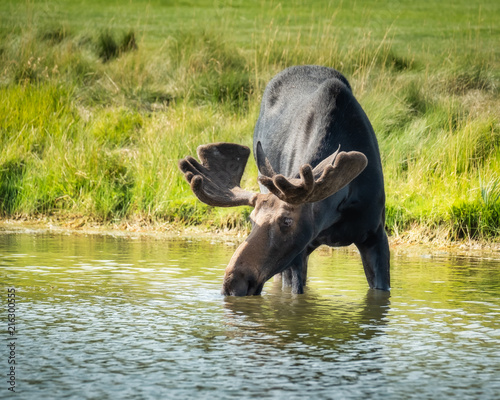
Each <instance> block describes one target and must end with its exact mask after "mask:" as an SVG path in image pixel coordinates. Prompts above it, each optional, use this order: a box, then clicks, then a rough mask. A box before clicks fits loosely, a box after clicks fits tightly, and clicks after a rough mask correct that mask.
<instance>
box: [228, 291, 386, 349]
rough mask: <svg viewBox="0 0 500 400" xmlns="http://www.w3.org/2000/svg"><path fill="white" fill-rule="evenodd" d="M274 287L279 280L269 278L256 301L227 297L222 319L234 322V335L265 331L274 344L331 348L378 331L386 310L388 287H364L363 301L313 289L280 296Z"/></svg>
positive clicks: (378, 332)
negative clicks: (336, 296) (261, 296)
mask: <svg viewBox="0 0 500 400" xmlns="http://www.w3.org/2000/svg"><path fill="white" fill-rule="evenodd" d="M278 290H280V287H279V282H273V285H272V286H270V287H269V288H268V289H267V295H266V296H264V297H263V298H262V299H261V300H259V301H258V302H256V301H241V300H239V299H238V298H234V297H227V298H226V300H225V302H224V305H225V308H226V309H227V311H228V312H227V313H226V324H227V325H228V326H234V327H237V328H238V330H235V331H234V332H238V334H239V335H245V334H250V335H253V334H255V332H261V333H265V334H267V335H270V336H272V337H274V338H275V339H274V340H273V342H274V344H275V345H276V346H285V345H287V344H289V343H294V344H296V343H304V344H307V345H311V346H315V347H320V348H330V347H335V346H337V345H339V344H342V343H345V342H348V341H351V340H357V339H363V340H370V339H372V338H373V337H374V336H375V335H378V334H381V333H382V332H383V327H384V326H385V324H386V322H387V319H386V316H387V315H388V313H389V310H390V300H389V299H390V292H388V291H381V290H373V289H368V291H367V293H366V296H365V297H364V299H363V300H362V301H347V302H346V301H345V299H337V298H335V297H333V298H326V297H325V296H322V295H320V294H319V293H316V291H315V290H308V292H307V294H306V295H304V296H294V295H293V294H292V295H291V296H279V295H277V292H278ZM298 321H300V322H299V323H298ZM227 335H228V336H230V335H231V333H230V332H228V333H227Z"/></svg>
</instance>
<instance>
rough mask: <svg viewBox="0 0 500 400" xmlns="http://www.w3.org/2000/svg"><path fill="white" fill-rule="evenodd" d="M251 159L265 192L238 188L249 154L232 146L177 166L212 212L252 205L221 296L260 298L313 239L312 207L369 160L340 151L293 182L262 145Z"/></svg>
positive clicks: (211, 147)
mask: <svg viewBox="0 0 500 400" xmlns="http://www.w3.org/2000/svg"><path fill="white" fill-rule="evenodd" d="M256 149H257V151H256V154H255V158H256V161H257V166H258V169H259V172H260V176H259V178H258V179H259V182H260V184H261V185H262V186H264V187H265V188H267V190H268V191H269V193H255V192H251V191H247V190H245V189H242V188H241V186H240V182H241V177H242V175H243V172H244V169H245V165H246V163H247V160H248V157H249V155H250V149H249V148H248V147H246V146H241V145H238V144H233V143H214V144H207V145H202V146H199V147H198V149H197V153H198V157H199V159H200V161H201V162H198V161H197V160H196V159H194V158H193V157H190V156H188V157H186V158H184V159H182V160H180V161H179V168H180V170H181V171H182V172H183V173H184V174H185V178H186V180H187V181H188V182H189V184H190V185H191V189H192V191H193V193H194V194H195V195H196V197H198V199H199V200H201V201H202V202H204V203H206V204H208V205H210V206H215V207H234V206H251V207H254V210H253V211H252V213H251V214H250V220H251V222H252V230H251V233H250V235H249V236H248V238H247V239H246V240H245V241H244V242H243V243H242V244H241V245H240V246H239V247H238V249H237V250H236V252H235V253H234V255H233V256H232V258H231V260H230V261H229V265H228V266H227V268H226V271H225V276H224V283H223V288H222V294H224V295H233V296H245V295H258V294H260V293H261V291H262V287H263V286H264V283H265V282H266V281H267V280H268V279H270V278H271V277H272V276H274V275H275V274H278V273H280V272H283V271H285V270H286V269H287V268H290V266H291V265H292V263H293V262H294V260H295V259H296V258H297V257H298V256H299V255H300V254H303V253H304V251H305V249H306V248H307V246H308V245H309V244H310V242H311V241H312V240H313V239H314V238H315V237H316V235H317V234H318V232H317V229H318V228H317V224H316V223H315V215H314V208H313V207H312V205H313V204H314V203H317V202H321V201H323V200H325V199H327V198H328V197H330V196H332V195H333V194H334V193H336V192H338V191H339V190H341V189H342V188H344V187H345V186H346V185H348V184H349V183H350V182H351V181H352V180H353V179H354V178H356V177H357V176H358V175H359V174H360V173H361V172H362V171H363V169H364V168H365V167H366V165H367V163H368V161H367V158H366V157H365V155H364V154H363V153H360V152H357V151H350V152H343V151H340V148H339V149H338V150H337V151H336V152H335V153H333V154H331V155H330V156H329V157H327V158H325V159H324V160H323V161H321V162H320V163H319V164H318V165H316V166H315V167H314V168H313V167H312V166H311V165H309V164H305V165H302V166H301V167H300V171H299V173H298V174H297V176H295V177H285V176H283V175H282V174H277V173H275V172H274V170H273V167H272V166H271V163H270V162H269V160H268V158H267V157H266V155H265V153H264V151H263V149H262V146H261V144H260V142H258V143H257V146H256Z"/></svg>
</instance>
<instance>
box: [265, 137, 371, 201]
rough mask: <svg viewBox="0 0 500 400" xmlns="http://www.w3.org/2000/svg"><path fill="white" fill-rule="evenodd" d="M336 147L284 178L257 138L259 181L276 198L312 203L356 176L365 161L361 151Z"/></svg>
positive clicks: (328, 194)
mask: <svg viewBox="0 0 500 400" xmlns="http://www.w3.org/2000/svg"><path fill="white" fill-rule="evenodd" d="M339 151H340V146H339V149H338V150H337V151H336V152H335V153H333V154H332V155H330V156H329V157H327V158H325V159H324V160H323V161H321V162H320V163H319V164H318V165H317V166H316V167H315V168H314V169H313V168H312V167H311V166H310V165H309V164H304V165H303V166H302V167H300V172H299V175H300V178H286V177H284V176H283V175H281V174H276V173H275V172H274V171H273V169H272V167H271V164H270V162H269V160H268V159H267V157H265V154H264V151H263V149H262V146H261V144H260V142H259V143H257V164H258V166H259V170H260V172H261V174H262V175H261V176H260V177H259V182H260V183H262V184H263V185H264V186H265V187H267V188H268V189H269V191H270V192H271V193H273V194H274V195H276V196H277V197H278V198H279V199H281V200H283V201H285V202H287V203H290V204H303V203H314V202H316V201H320V200H323V199H326V198H327V197H329V196H331V195H332V194H334V193H336V192H338V191H339V190H340V189H342V188H343V187H344V186H346V185H347V184H348V183H349V182H351V181H352V180H353V179H354V178H356V177H357V176H358V175H359V174H360V173H361V172H362V171H363V170H364V169H365V167H366V165H367V164H368V159H367V158H366V156H365V155H364V154H363V153H360V152H358V151H350V152H347V153H346V152H344V151H342V152H339Z"/></svg>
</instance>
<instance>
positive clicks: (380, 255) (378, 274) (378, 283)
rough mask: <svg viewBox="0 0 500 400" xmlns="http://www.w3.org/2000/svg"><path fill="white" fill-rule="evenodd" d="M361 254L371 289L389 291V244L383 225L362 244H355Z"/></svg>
mask: <svg viewBox="0 0 500 400" xmlns="http://www.w3.org/2000/svg"><path fill="white" fill-rule="evenodd" d="M355 244H356V247H357V248H358V250H359V252H360V254H361V260H362V261H363V268H364V270H365V275H366V280H367V281H368V285H369V286H370V288H372V289H380V290H390V288H391V278H390V254H389V242H388V240H387V234H386V233H385V230H384V225H383V224H380V226H379V228H378V229H377V231H376V232H374V233H373V234H371V235H370V236H368V238H367V239H366V240H365V241H364V242H363V243H355Z"/></svg>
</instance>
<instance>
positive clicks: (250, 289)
mask: <svg viewBox="0 0 500 400" xmlns="http://www.w3.org/2000/svg"><path fill="white" fill-rule="evenodd" d="M263 286H264V283H259V282H258V281H257V279H256V278H255V277H254V276H252V275H251V274H250V275H248V274H241V273H238V272H229V273H227V272H226V275H225V276H224V283H223V285H222V294H223V295H224V296H252V295H259V294H260V293H261V292H262V287H263Z"/></svg>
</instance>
